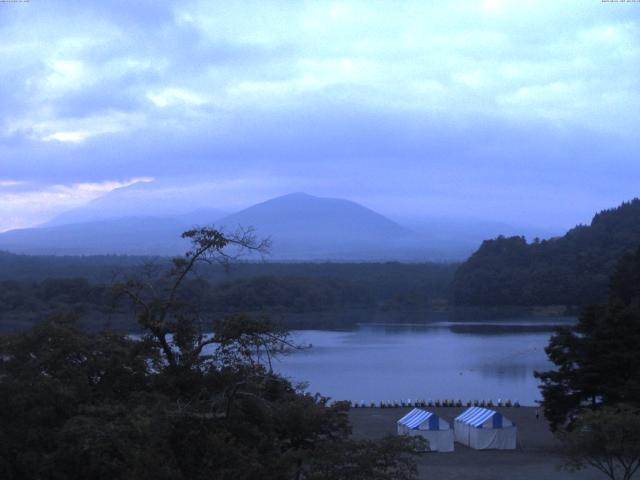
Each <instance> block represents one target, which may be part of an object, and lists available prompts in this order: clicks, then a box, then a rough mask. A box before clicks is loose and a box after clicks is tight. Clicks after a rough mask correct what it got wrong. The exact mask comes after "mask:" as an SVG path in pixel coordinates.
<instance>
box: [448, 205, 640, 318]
mask: <svg viewBox="0 0 640 480" xmlns="http://www.w3.org/2000/svg"><path fill="white" fill-rule="evenodd" d="M638 245H640V200H639V199H634V200H632V201H630V202H627V203H623V204H622V205H620V206H619V207H618V208H615V209H611V210H605V211H602V212H600V213H598V214H597V215H595V216H594V217H593V220H592V222H591V225H589V226H578V227H576V228H574V229H572V230H570V231H569V232H567V234H566V235H564V236H563V237H559V238H552V239H549V240H542V241H539V240H537V239H536V240H535V241H534V242H533V243H527V242H526V240H525V239H524V237H510V238H505V237H498V238H497V239H495V240H487V241H485V242H483V243H482V245H481V246H480V248H479V249H478V250H477V251H476V252H475V253H474V254H473V255H472V256H471V257H470V258H469V259H468V260H467V261H466V262H465V263H463V264H462V265H461V266H460V268H459V269H458V271H457V272H456V274H455V279H454V282H453V294H454V300H455V303H456V304H460V305H581V306H584V305H588V304H591V303H594V302H602V301H604V300H605V299H606V295H607V286H608V278H609V276H610V275H611V274H612V273H613V271H614V268H615V265H616V262H617V260H618V259H619V258H620V257H621V256H622V255H624V254H625V253H628V252H630V251H633V250H635V249H636V248H637V247H638Z"/></svg>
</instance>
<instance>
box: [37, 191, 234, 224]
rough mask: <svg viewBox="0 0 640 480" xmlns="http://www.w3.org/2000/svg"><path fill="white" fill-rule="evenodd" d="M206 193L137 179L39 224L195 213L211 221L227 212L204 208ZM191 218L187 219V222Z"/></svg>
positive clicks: (201, 219) (176, 215)
mask: <svg viewBox="0 0 640 480" xmlns="http://www.w3.org/2000/svg"><path fill="white" fill-rule="evenodd" d="M206 193H207V192H198V191H196V192H194V191H193V190H188V189H185V188H181V187H176V186H171V185H166V184H163V183H159V182H156V181H154V182H136V183H133V184H131V185H128V186H126V187H120V188H116V189H114V190H112V191H110V192H109V193H107V194H106V195H103V196H102V197H98V198H96V199H94V200H92V201H90V202H89V203H87V204H86V205H82V206H80V207H78V208H74V209H72V210H68V211H66V212H63V213H61V214H60V215H58V216H57V217H55V218H53V219H51V220H49V221H48V222H46V223H45V224H43V225H42V226H44V227H54V226H60V225H70V224H77V223H86V222H98V221H103V220H113V219H122V218H130V217H136V218H140V217H178V216H185V215H191V218H192V219H193V218H194V214H197V215H199V216H200V219H199V220H198V221H200V222H205V223H206V222H210V221H212V220H217V219H218V218H221V217H223V216H224V215H226V214H227V213H228V212H222V211H221V210H217V209H214V208H209V207H206V206H207V205H208V204H210V203H211V202H210V200H208V199H207V195H206ZM190 221H191V220H189V221H187V223H189V222H190Z"/></svg>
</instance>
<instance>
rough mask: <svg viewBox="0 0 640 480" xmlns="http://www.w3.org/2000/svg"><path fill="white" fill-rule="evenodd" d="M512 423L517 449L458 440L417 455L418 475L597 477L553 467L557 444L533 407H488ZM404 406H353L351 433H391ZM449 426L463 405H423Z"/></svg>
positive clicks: (527, 479) (435, 479)
mask: <svg viewBox="0 0 640 480" xmlns="http://www.w3.org/2000/svg"><path fill="white" fill-rule="evenodd" d="M494 409H495V410H498V411H499V412H501V413H502V414H503V415H504V416H505V417H507V418H509V419H511V420H512V421H513V422H514V423H515V424H516V425H517V427H518V448H517V449H516V450H511V451H498V450H484V451H478V450H473V449H470V448H468V447H466V446H464V445H461V444H459V443H456V444H455V452H453V453H435V452H433V453H425V454H421V455H420V456H419V457H418V465H419V471H420V478H421V479H430V480H449V479H451V480H453V479H455V480H498V479H510V480H540V479H544V480H560V479H581V480H582V479H584V480H597V479H600V480H602V479H603V478H605V477H604V475H602V474H601V473H600V472H597V471H595V470H589V471H581V472H577V473H573V472H569V471H567V470H561V469H559V466H560V464H561V462H562V458H561V457H560V456H559V454H558V444H557V441H556V440H555V438H554V437H553V434H552V433H551V431H550V430H549V427H548V424H547V422H546V420H545V419H544V417H543V416H542V414H541V416H540V418H539V419H537V420H536V417H535V410H536V409H535V407H519V408H515V407H511V408H504V407H503V408H494ZM410 410H411V409H410V408H353V409H351V412H350V419H351V424H352V426H353V435H354V437H356V438H367V439H375V438H380V437H382V436H384V435H386V434H389V433H391V434H395V433H396V421H397V420H398V419H399V418H400V417H402V416H403V415H404V414H405V413H407V412H408V411H410ZM427 410H430V411H433V412H435V413H436V414H438V415H439V416H440V417H442V418H444V419H445V420H447V421H448V422H450V423H451V424H452V425H453V419H454V418H455V417H456V416H457V415H459V414H460V413H461V412H462V411H463V410H464V408H457V407H438V408H427Z"/></svg>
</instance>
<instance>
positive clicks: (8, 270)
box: [0, 253, 457, 331]
mask: <svg viewBox="0 0 640 480" xmlns="http://www.w3.org/2000/svg"><path fill="white" fill-rule="evenodd" d="M169 263H170V260H169V259H167V258H148V257H127V256H98V257H91V256H89V257H53V256H41V257H35V256H23V255H13V254H9V253H0V329H3V330H15V329H23V328H28V327H29V326H31V325H33V324H34V322H36V321H37V320H38V319H41V318H42V316H43V315H44V316H46V315H50V314H51V315H52V314H56V313H59V312H65V313H72V314H75V315H78V316H79V317H80V322H81V324H82V326H83V327H84V328H87V329H89V330H101V329H104V328H108V329H116V330H121V331H123V330H124V331H136V330H137V329H138V325H137V324H136V323H135V322H133V321H132V320H131V318H130V316H129V315H127V308H126V305H123V303H122V299H118V298H117V297H116V296H114V294H113V289H112V286H113V284H114V283H115V282H117V281H118V280H120V279H122V278H128V277H134V276H145V275H151V274H153V272H156V271H158V270H162V269H163V268H165V267H166V266H167V265H169ZM456 268H457V264H439V263H416V264H401V263H395V262H390V263H358V264H355V263H234V264H233V265H231V266H223V265H202V266H200V268H199V270H198V275H197V277H193V278H190V279H189V280H188V282H187V285H188V287H189V288H188V291H189V292H190V296H191V297H190V299H189V300H190V301H191V302H192V303H193V304H194V305H197V307H198V308H199V309H201V310H203V311H207V312H215V313H217V314H219V315H220V317H223V316H224V315H226V314H229V313H238V312H252V313H258V314H264V315H272V316H274V318H278V319H280V321H281V323H283V325H284V326H286V327H288V328H299V327H320V326H332V327H335V326H349V325H348V323H349V322H350V321H351V320H350V319H353V321H355V320H356V319H357V316H354V317H345V318H343V319H340V320H338V323H337V324H336V323H331V324H330V325H327V324H326V323H321V322H325V320H321V319H316V320H313V321H314V322H315V323H313V324H309V323H304V324H301V323H300V322H301V321H304V322H309V321H312V319H309V318H308V317H304V315H302V316H301V315H299V314H306V313H312V312H313V313H317V312H344V311H349V310H364V311H372V310H376V311H385V310H413V309H424V308H441V307H442V306H443V305H446V304H447V303H448V297H449V285H450V283H451V279H452V278H453V273H454V271H455V269H456ZM286 314H296V315H297V316H296V319H295V320H294V319H293V318H292V317H290V316H288V315H286ZM301 318H302V320H300V319H301ZM294 322H295V323H294ZM332 322H333V321H332Z"/></svg>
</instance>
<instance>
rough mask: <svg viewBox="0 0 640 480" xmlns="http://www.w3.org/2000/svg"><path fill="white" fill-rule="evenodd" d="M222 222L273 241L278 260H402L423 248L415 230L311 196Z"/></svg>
mask: <svg viewBox="0 0 640 480" xmlns="http://www.w3.org/2000/svg"><path fill="white" fill-rule="evenodd" d="M218 224H219V225H220V226H221V227H223V228H225V229H227V230H230V231H232V230H234V229H236V228H238V227H239V226H241V227H247V226H251V227H253V228H254V229H255V231H256V232H257V234H258V235H259V236H260V237H270V238H271V240H272V243H273V248H272V252H271V255H270V258H274V259H286V260H347V259H349V260H373V259H400V258H407V256H411V251H410V248H416V247H418V242H417V240H418V238H417V237H416V235H415V234H414V233H413V232H411V231H410V230H408V229H406V228H404V227H402V226H400V225H399V224H397V223H395V222H393V221H391V220H389V219H388V218H386V217H385V216H383V215H381V214H379V213H377V212H374V211H373V210H370V209H368V208H366V207H364V206H362V205H359V204H357V203H355V202H352V201H349V200H344V199H338V198H322V197H314V196H312V195H308V194H305V193H292V194H289V195H284V196H281V197H277V198H274V199H271V200H268V201H266V202H263V203H259V204H257V205H254V206H252V207H249V208H247V209H245V210H242V211H240V212H237V213H235V214H232V215H229V216H227V217H225V218H223V219H221V220H219V221H218ZM407 248H409V250H407Z"/></svg>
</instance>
